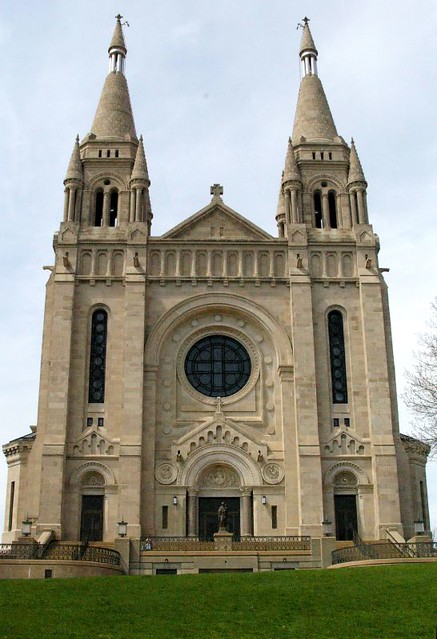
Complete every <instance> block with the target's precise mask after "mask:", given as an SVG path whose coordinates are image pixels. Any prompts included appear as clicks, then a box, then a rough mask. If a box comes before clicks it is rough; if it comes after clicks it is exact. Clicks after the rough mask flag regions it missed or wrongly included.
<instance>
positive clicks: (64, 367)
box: [3, 16, 429, 570]
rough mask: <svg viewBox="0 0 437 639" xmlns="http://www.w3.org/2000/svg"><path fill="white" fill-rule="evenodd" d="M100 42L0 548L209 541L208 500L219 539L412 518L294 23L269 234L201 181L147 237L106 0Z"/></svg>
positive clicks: (360, 188)
mask: <svg viewBox="0 0 437 639" xmlns="http://www.w3.org/2000/svg"><path fill="white" fill-rule="evenodd" d="M108 51H109V73H108V75H107V77H106V80H105V83H104V86H103V89H102V93H101V97H100V101H99V103H98V106H97V110H96V114H95V117H94V121H93V123H92V126H91V131H90V132H89V133H88V134H87V135H86V136H85V137H84V138H83V139H82V140H80V139H79V138H77V140H76V142H75V144H74V148H73V152H72V155H71V159H70V162H69V165H68V169H67V172H66V177H65V180H64V188H65V200H64V211H63V216H62V213H61V214H60V218H62V219H61V221H60V227H59V231H58V232H56V233H55V236H54V252H55V258H54V264H53V266H51V267H50V276H49V279H48V283H47V293H46V304H45V319H44V332H43V346H42V361H41V380H40V391H39V407H38V418H37V426H36V427H32V432H30V433H29V434H26V435H24V436H22V437H19V438H17V439H15V440H13V441H11V442H9V443H7V444H5V445H4V446H3V451H4V454H5V456H6V461H7V464H8V482H7V497H6V517H5V531H4V534H3V541H4V543H11V542H13V541H14V540H17V539H18V538H19V537H20V536H21V534H22V533H21V530H22V522H23V521H25V522H27V523H28V524H30V527H31V535H32V538H34V539H36V540H38V539H40V538H41V537H42V536H44V535H45V534H47V532H50V534H51V535H52V536H53V538H55V539H57V540H60V541H72V542H79V541H80V542H87V543H95V542H100V545H107V546H108V547H111V545H114V543H115V541H116V539H117V537H118V535H120V534H121V535H122V537H123V538H124V539H125V540H130V542H131V543H132V544H134V545H135V543H136V544H137V545H136V546H135V547H136V548H137V549H138V552H137V560H138V561H140V559H139V558H140V556H141V554H144V553H147V552H153V550H152V548H153V544H154V543H155V544H159V540H160V539H173V540H179V542H180V544H181V545H180V548H182V549H183V542H184V539H187V540H192V542H193V544H194V542H197V543H199V544H202V543H203V542H205V543H210V544H211V543H214V540H215V539H216V536H217V531H218V523H217V522H218V515H217V513H218V512H219V510H220V509H222V510H221V515H220V516H221V519H220V522H221V523H220V526H221V528H220V530H222V533H223V535H224V539H225V540H226V539H227V537H226V534H227V535H230V536H231V537H232V539H233V540H235V541H236V543H237V542H240V543H243V542H244V540H245V539H247V540H256V539H261V538H262V539H263V540H264V542H263V543H265V544H267V546H268V540H269V539H271V540H272V544H273V540H274V539H287V538H294V539H310V540H312V541H311V543H313V542H314V540H321V539H323V538H329V539H330V540H331V542H332V540H334V546H333V547H334V548H335V544H337V546H338V544H341V543H342V542H343V543H344V542H348V541H349V542H350V540H353V539H356V538H357V536H358V537H359V538H361V539H363V540H367V541H376V540H385V539H387V536H388V535H389V534H392V535H397V536H398V538H400V537H402V538H403V539H408V538H410V537H412V536H413V535H414V532H415V522H416V523H417V521H421V522H423V525H424V527H425V529H427V528H429V518H428V505H427V489H426V476H425V466H426V458H427V454H428V452H429V451H428V449H427V446H426V445H424V444H422V443H421V442H420V441H418V440H416V439H414V438H412V437H408V436H406V435H401V434H400V432H399V424H398V413H397V400H396V388H395V376H394V362H393V353H392V343H391V333H390V317H389V307H388V296H387V287H386V284H385V281H384V278H383V270H384V269H381V268H380V267H379V264H378V250H379V239H378V236H377V235H376V234H375V232H374V230H373V227H372V225H371V223H370V212H369V211H368V208H367V201H366V189H367V182H366V179H365V176H364V172H363V168H362V165H361V163H360V159H359V156H358V153H357V149H356V147H355V145H354V142H353V141H352V142H351V144H350V145H349V144H348V143H346V142H345V140H344V139H343V138H342V137H341V135H339V133H338V132H337V128H336V125H335V123H334V119H333V116H332V114H331V111H330V108H329V104H328V100H327V98H326V95H325V92H324V89H323V86H322V82H321V80H320V78H319V75H318V69H317V59H318V52H317V49H316V46H315V43H314V40H313V37H312V34H311V31H310V28H309V25H308V20H307V19H305V20H304V23H303V28H302V40H301V45H300V51H299V56H300V61H301V84H300V90H299V95H298V98H297V106H296V112H295V116H294V125H293V130H292V133H291V137H290V138H289V140H288V147H287V152H286V157H285V162H284V170H283V172H282V175H281V176H278V178H279V182H280V189H279V201H278V205H277V211H276V222H277V235H276V236H272V235H270V234H269V233H267V232H266V231H264V230H263V229H262V228H259V227H258V226H256V225H255V224H253V223H252V222H251V221H250V220H248V219H246V218H245V217H243V216H241V215H240V214H239V213H238V212H236V211H234V210H233V209H232V208H230V207H229V206H228V205H227V204H226V203H225V202H224V199H223V187H222V186H221V185H220V184H213V185H212V186H211V189H210V194H211V200H210V201H209V203H207V205H206V206H205V207H204V208H203V209H201V210H200V211H198V212H195V213H194V214H193V215H191V217H189V218H188V219H186V220H185V221H183V222H182V223H180V224H178V225H177V226H176V227H174V228H172V229H170V230H168V231H167V232H166V233H164V234H163V235H161V236H154V235H153V226H152V220H153V214H152V205H151V197H150V180H149V173H148V168H147V161H146V154H145V149H144V143H143V138H142V136H138V135H137V131H136V126H135V122H134V117H133V112H132V108H131V101H130V97H129V91H128V85H127V81H126V76H125V60H126V53H127V50H126V45H125V40H124V35H123V28H122V23H121V16H118V17H117V22H116V26H115V31H114V34H113V37H112V40H111V43H110V46H109V50H108ZM208 186H209V185H208ZM272 208H273V207H272ZM223 513H225V514H224V515H223ZM121 524H122V526H123V527H124V528H123V531H124V532H122V533H120V532H117V531H120V525H121ZM174 543H176V542H174ZM226 543H228V542H226ZM229 543H231V542H229ZM253 543H255V541H254V542H253ZM267 546H266V547H267ZM132 547H134V546H132ZM155 547H158V546H155ZM188 547H189V548H193V547H195V546H193V545H191V546H187V548H188ZM198 547H199V548H200V547H201V546H200V545H199V546H198ZM311 547H312V548H313V547H314V548H315V546H314V544H313V546H311ZM272 548H273V546H272ZM181 552H182V551H181ZM281 552H282V551H281ZM311 552H313V551H311ZM182 554H183V553H182ZM212 554H213V553H212ZM231 554H232V553H231ZM181 556H182V555H181ZM183 561H184V560H183V557H182V559H181V558H179V559H178V561H175V562H174V565H177V567H176V568H175V570H176V569H177V568H178V567H179V568H180V566H181V565H183ZM190 561H192V564H191V565H195V562H196V561H197V559H196V557H194V559H191V560H190ZM211 561H212V560H211ZM281 561H282V555H281ZM283 561H284V562H285V561H286V559H285V558H284V559H283ZM296 561H298V560H296ZM311 561H312V563H311ZM178 562H179V563H178ZM193 562H194V564H193ZM243 564H244V562H242V560H241V561H240V563H239V560H238V558H236V559H235V566H236V567H238V566H240V567H241V565H243ZM196 565H197V564H196ZM274 565H275V564H274V561H273V560H272V561H271V562H270V564H269V563H268V562H267V563H266V564H265V566H264V567H265V569H274ZM306 565H317V561H316V559H315V555H314V552H313V556H312V559H311V553H310V559H309V560H308V561H307V564H306ZM198 566H200V564H198ZM200 568H201V566H200ZM187 570H188V569H187Z"/></svg>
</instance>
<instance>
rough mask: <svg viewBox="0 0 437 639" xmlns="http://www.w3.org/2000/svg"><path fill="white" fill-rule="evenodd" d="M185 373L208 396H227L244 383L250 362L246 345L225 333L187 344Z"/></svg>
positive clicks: (195, 386)
mask: <svg viewBox="0 0 437 639" xmlns="http://www.w3.org/2000/svg"><path fill="white" fill-rule="evenodd" d="M184 368H185V374H186V376H187V378H188V381H189V382H190V384H191V386H193V388H195V389H196V390H197V391H199V393H202V395H206V396H208V397H229V395H234V393H237V392H238V391H239V390H240V389H242V388H243V386H245V385H246V384H247V382H248V380H249V377H250V373H251V370H252V365H251V361H250V357H249V354H248V352H247V351H246V349H245V348H244V346H243V345H242V344H240V342H237V340H235V339H233V338H232V337H228V336H227V335H209V336H208V337H204V338H203V339H201V340H199V341H198V342H196V344H194V346H192V347H191V348H190V350H189V351H188V354H187V356H186V358H185V366H184Z"/></svg>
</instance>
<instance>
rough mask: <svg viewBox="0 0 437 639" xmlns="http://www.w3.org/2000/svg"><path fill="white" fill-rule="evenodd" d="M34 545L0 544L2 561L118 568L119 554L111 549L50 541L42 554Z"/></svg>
mask: <svg viewBox="0 0 437 639" xmlns="http://www.w3.org/2000/svg"><path fill="white" fill-rule="evenodd" d="M38 550H39V546H38V544H35V543H26V542H24V543H23V542H13V543H11V544H0V560H2V559H37V560H43V561H47V560H49V561H94V562H97V563H100V564H109V565H111V566H119V565H120V563H121V559H120V553H119V552H118V551H117V550H113V549H112V548H105V547H103V546H89V545H88V543H86V542H85V543H77V544H69V543H63V542H59V541H51V542H50V544H49V545H48V546H47V548H46V549H45V551H44V552H43V553H39V552H38Z"/></svg>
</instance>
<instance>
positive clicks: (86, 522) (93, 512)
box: [80, 471, 105, 541]
mask: <svg viewBox="0 0 437 639" xmlns="http://www.w3.org/2000/svg"><path fill="white" fill-rule="evenodd" d="M81 484H82V489H81V516H80V540H81V541H102V540H103V513H104V499H105V495H104V485H105V480H104V478H103V476H102V475H101V474H100V473H98V472H95V471H90V472H87V473H85V475H83V477H82V481H81Z"/></svg>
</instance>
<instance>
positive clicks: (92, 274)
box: [26, 15, 152, 539]
mask: <svg viewBox="0 0 437 639" xmlns="http://www.w3.org/2000/svg"><path fill="white" fill-rule="evenodd" d="M108 54H109V73H108V75H107V77H106V80H105V83H104V86H103V89H102V92H101V95H100V100H99V103H98V106H97V110H96V113H95V116H94V120H93V123H92V126H91V131H90V132H89V133H88V134H87V135H85V137H84V138H83V139H82V140H81V141H80V140H79V136H78V137H77V138H76V140H75V143H74V147H73V152H72V155H71V159H70V162H69V165H68V168H67V173H66V176H65V180H64V187H65V200H64V212H63V219H62V221H61V224H60V229H59V232H58V233H56V234H55V237H54V250H55V264H54V266H53V267H50V270H51V274H50V278H49V281H48V284H47V300H46V309H45V327H44V337H43V349H42V368H41V385H40V395H39V409H38V411H39V412H38V426H37V435H38V436H37V438H36V440H35V442H34V445H33V448H32V456H33V459H34V460H35V462H36V463H35V466H34V467H35V469H36V470H35V472H34V474H33V481H32V486H29V489H28V490H29V492H28V495H27V497H26V501H27V504H26V508H27V509H28V511H29V515H32V516H33V518H34V520H35V521H37V522H38V523H37V526H36V533H37V534H38V533H40V532H41V531H43V530H48V529H50V530H54V531H55V532H56V534H57V536H59V537H60V538H64V539H65V538H75V537H76V538H77V536H78V530H80V531H81V533H80V534H81V535H82V536H83V537H84V538H90V536H91V537H94V538H96V539H102V538H104V537H106V536H108V534H109V531H110V532H111V533H112V531H113V530H115V527H116V522H117V521H118V519H117V517H119V518H120V517H121V516H122V515H123V516H125V517H128V519H129V522H130V524H132V525H133V530H137V531H138V534H139V518H140V515H139V511H140V497H139V492H140V474H141V462H140V459H141V453H140V447H141V443H142V422H143V413H142V393H143V385H144V384H143V382H144V379H143V375H144V362H143V357H144V354H143V353H144V338H145V335H144V317H145V273H146V270H147V269H146V263H147V243H148V238H149V236H150V227H151V221H152V211H151V205H150V197H149V187H150V180H149V175H148V169H147V162H146V156H145V152H144V143H143V139H142V137H140V138H139V139H138V137H137V133H136V129H135V123H134V118H133V113H132V107H131V101H130V97H129V90H128V85H127V81H126V76H125V67H126V55H127V49H126V45H125V41H124V36H123V28H122V16H120V15H118V16H117V17H116V24H115V30H114V34H113V37H112V40H111V43H110V46H109V49H108ZM113 379H117V380H119V381H118V382H117V383H116V384H111V383H110V382H111V381H112V380H113ZM102 451H106V452H105V453H104V454H105V455H109V457H108V459H110V461H111V463H110V464H108V463H105V464H103V463H102V462H99V463H97V462H95V460H96V459H97V457H98V456H100V458H101V456H102ZM38 460H39V461H38ZM111 464H112V466H111ZM114 464H116V465H117V472H115V471H114V470H113V466H114ZM90 473H91V474H90ZM90 482H91V484H90ZM116 485H117V489H116V488H115V486H116ZM123 486H124V488H123ZM81 500H82V501H81ZM119 503H120V504H121V503H122V504H123V507H121V506H120V508H119V507H118V504H119ZM96 504H97V505H96ZM93 509H94V510H93ZM99 509H100V510H101V512H100V513H99V512H97V510H99ZM120 509H121V510H122V512H121V510H120ZM119 510H120V512H119ZM103 511H104V512H105V513H109V515H107V516H106V514H105V516H103ZM72 512H74V513H79V515H74V516H73V517H72V516H71V513H72ZM80 513H82V514H81V515H80ZM96 513H97V514H96ZM78 517H79V520H80V521H79V520H78V519H77V518H78ZM99 522H100V523H99Z"/></svg>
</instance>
